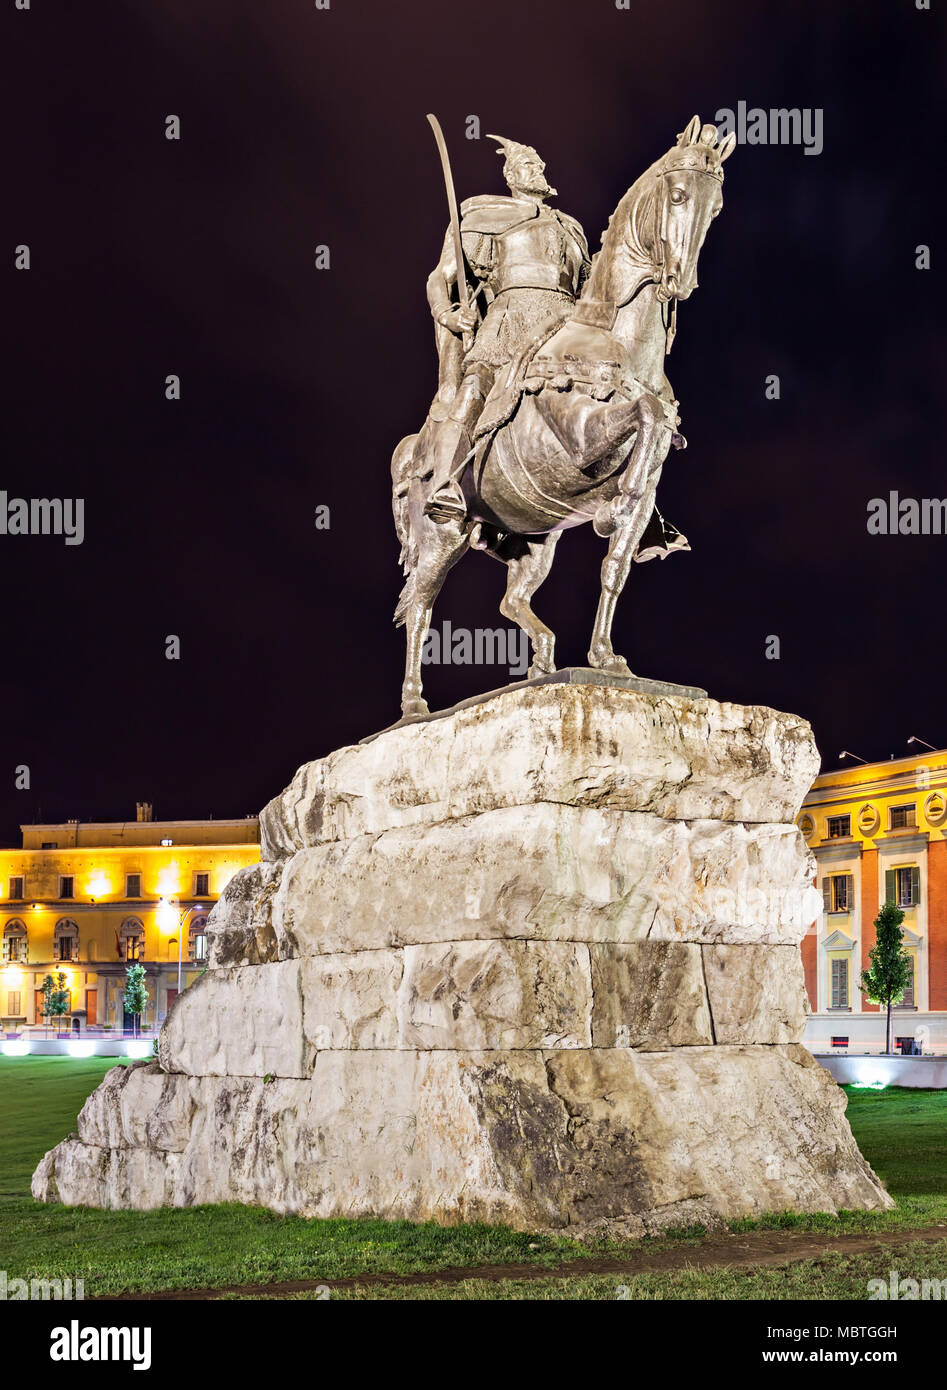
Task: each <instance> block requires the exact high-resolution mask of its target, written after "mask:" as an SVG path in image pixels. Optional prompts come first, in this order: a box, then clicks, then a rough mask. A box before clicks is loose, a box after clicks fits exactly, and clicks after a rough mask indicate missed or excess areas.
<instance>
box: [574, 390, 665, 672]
mask: <svg viewBox="0 0 947 1390" xmlns="http://www.w3.org/2000/svg"><path fill="white" fill-rule="evenodd" d="M650 414H651V412H648V415H650ZM647 418H648V416H646V417H645V419H646V420H647ZM661 418H662V420H663V418H664V416H663V411H662V413H661ZM651 424H652V427H651V428H650V429H649V427H648V424H647V423H645V422H644V421H643V422H642V426H641V428H640V429H639V433H638V438H637V440H636V441H635V447H634V449H633V450H632V457H631V460H630V461H629V467H628V469H627V473H626V476H628V475H631V476H630V477H629V478H628V483H629V485H628V486H627V487H626V486H625V480H624V479H623V482H622V488H621V490H620V491H619V494H618V497H616V498H615V499H614V501H613V502H611V503H608V504H607V505H608V507H609V508H610V509H611V510H610V512H609V515H610V516H611V517H614V518H616V522H615V525H616V528H617V529H615V530H614V531H613V534H612V537H611V540H610V541H609V545H608V554H607V555H606V556H605V559H604V560H603V562H602V591H601V595H600V597H599V602H598V610H597V612H596V614H595V627H594V630H593V632H592V645H591V647H590V648H589V665H590V666H594V667H595V668H596V670H599V671H607V672H608V673H609V675H612V676H632V675H634V672H633V671H632V670H631V668H630V666H629V665H628V662H627V661H626V660H625V658H624V657H623V656H618V655H617V654H616V652H615V650H614V648H613V646H612V623H613V622H614V619H615V608H616V605H617V603H618V596H619V594H620V593H621V591H622V590H623V589H624V587H625V583H626V581H627V579H628V574H629V571H630V569H631V564H632V561H633V560H634V558H635V553H636V552H637V549H638V543H639V541H640V540H641V537H642V536H643V535H644V531H645V527H646V526H647V524H648V521H649V520H650V518H651V513H652V512H653V510H654V499H655V494H656V492H657V487H658V480H659V479H660V477H661V469H662V467H663V466H664V460H665V458H666V457H667V454H668V450H669V449H670V447H671V430H670V428H669V427H668V426H666V425H660V426H659V425H657V423H656V421H652V422H651ZM640 446H643V447H644V449H645V454H644V457H643V458H640V459H637V460H636V459H635V455H636V454H637V453H638V450H639V447H640ZM595 529H596V531H598V530H599V527H598V525H596V527H595ZM600 534H601V533H600Z"/></svg>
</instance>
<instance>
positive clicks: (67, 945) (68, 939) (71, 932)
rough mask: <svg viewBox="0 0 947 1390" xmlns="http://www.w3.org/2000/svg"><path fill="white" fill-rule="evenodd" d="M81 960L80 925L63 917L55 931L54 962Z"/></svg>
mask: <svg viewBox="0 0 947 1390" xmlns="http://www.w3.org/2000/svg"><path fill="white" fill-rule="evenodd" d="M78 959H79V923H78V922H73V921H72V919H71V918H69V917H61V918H60V920H59V921H58V922H57V923H56V926H55V928H54V930H53V960H59V961H67V960H72V961H75V960H78Z"/></svg>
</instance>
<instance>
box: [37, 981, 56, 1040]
mask: <svg viewBox="0 0 947 1390" xmlns="http://www.w3.org/2000/svg"><path fill="white" fill-rule="evenodd" d="M55 988H56V983H55V981H54V980H53V977H52V975H46V976H45V977H44V979H43V985H42V989H41V991H40V993H41V994H42V996H43V1020H44V1022H45V1025H46V1036H47V1038H48V1037H49V1020H50V1019H51V1018H52V1014H53V1011H52V1009H51V1008H50V1002H49V1001H50V999H51V998H52V994H53V990H54V989H55Z"/></svg>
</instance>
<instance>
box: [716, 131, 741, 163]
mask: <svg viewBox="0 0 947 1390" xmlns="http://www.w3.org/2000/svg"><path fill="white" fill-rule="evenodd" d="M736 143H737V133H736V131H735V130H731V132H730V134H729V135H726V136H724V138H723V139H722V140H721V141H720V144H719V145H718V146H717V157H718V159H719V160H720V163H721V164H722V163H723V161H724V160H725V159H729V158H730V156H731V155H732V154H733V150H734V146H735V145H736Z"/></svg>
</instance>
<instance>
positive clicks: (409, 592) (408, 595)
mask: <svg viewBox="0 0 947 1390" xmlns="http://www.w3.org/2000/svg"><path fill="white" fill-rule="evenodd" d="M417 438H418V436H417V435H416V434H409V435H406V436H405V438H404V439H402V441H401V443H400V444H399V445H398V446H397V448H396V449H395V451H394V453H393V454H392V456H391V510H392V514H393V516H394V521H395V531H396V533H397V536H398V540H399V541H400V542H401V554H400V555H399V556H398V564H399V565H400V566H401V570H402V573H403V574H405V575H406V576H407V579H406V581H405V585H404V588H403V589H402V590H401V596H400V598H399V599H398V606H397V608H396V609H395V626H396V627H401V626H402V625H403V623H404V621H405V615H406V613H407V611H408V608H409V606H410V604H411V600H412V597H413V595H414V582H413V581H414V571H415V569H416V568H417V563H418V543H417V539H416V538H415V536H414V535H413V534H412V530H411V515H410V508H409V506H408V491H409V489H410V486H411V477H412V471H413V464H414V446H415V443H416V442H417Z"/></svg>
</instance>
